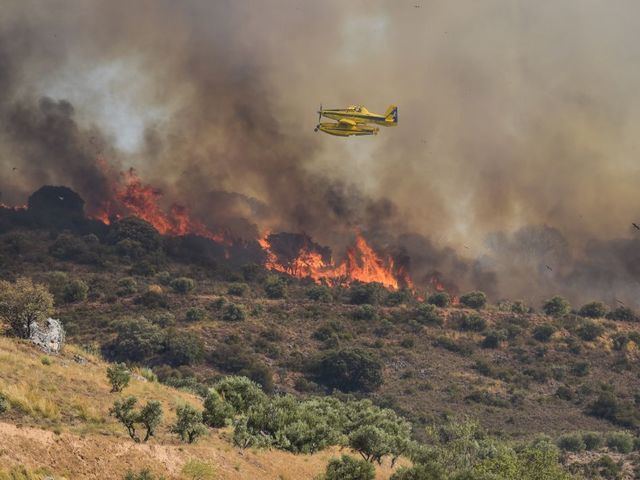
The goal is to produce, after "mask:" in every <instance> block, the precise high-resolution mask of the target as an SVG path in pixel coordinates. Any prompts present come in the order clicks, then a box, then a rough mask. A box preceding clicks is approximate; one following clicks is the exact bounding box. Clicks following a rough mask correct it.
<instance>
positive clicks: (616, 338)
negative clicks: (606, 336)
mask: <svg viewBox="0 0 640 480" xmlns="http://www.w3.org/2000/svg"><path fill="white" fill-rule="evenodd" d="M611 341H612V342H613V349H614V350H618V351H620V350H624V349H625V348H626V346H627V345H628V344H629V342H630V341H631V339H630V338H629V336H628V335H626V334H624V333H622V332H619V333H616V334H615V335H613V336H612V337H611Z"/></svg>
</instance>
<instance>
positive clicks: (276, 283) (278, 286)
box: [264, 275, 287, 299]
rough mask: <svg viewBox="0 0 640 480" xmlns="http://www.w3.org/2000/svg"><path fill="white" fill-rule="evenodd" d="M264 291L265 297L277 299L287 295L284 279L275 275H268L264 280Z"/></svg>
mask: <svg viewBox="0 0 640 480" xmlns="http://www.w3.org/2000/svg"><path fill="white" fill-rule="evenodd" d="M264 293H265V295H266V296H267V298H272V299H277V298H284V297H286V296H287V285H286V283H285V280H284V279H283V278H281V277H279V276H277V275H269V276H268V277H267V279H266V280H265V282H264Z"/></svg>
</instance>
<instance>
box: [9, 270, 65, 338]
mask: <svg viewBox="0 0 640 480" xmlns="http://www.w3.org/2000/svg"><path fill="white" fill-rule="evenodd" d="M52 313H53V295H51V293H49V290H47V287H45V286H44V285H40V284H37V283H33V282H32V281H31V279H29V278H24V277H21V278H18V279H17V280H16V282H15V283H11V282H7V281H0V318H2V319H3V320H5V321H6V322H7V323H9V326H10V327H11V330H12V332H13V334H14V335H16V336H18V337H20V338H29V337H30V336H31V325H32V324H33V323H36V324H37V323H39V322H41V321H43V320H45V319H46V318H47V317H48V316H50V315H51V314H52Z"/></svg>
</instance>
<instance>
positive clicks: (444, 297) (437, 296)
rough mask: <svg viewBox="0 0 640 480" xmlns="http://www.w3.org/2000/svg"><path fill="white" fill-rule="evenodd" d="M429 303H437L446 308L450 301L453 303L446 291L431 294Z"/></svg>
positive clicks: (437, 305)
mask: <svg viewBox="0 0 640 480" xmlns="http://www.w3.org/2000/svg"><path fill="white" fill-rule="evenodd" d="M427 303H429V304H431V305H435V306H436V307H440V308H445V307H448V306H449V303H451V298H450V297H449V294H448V293H446V292H437V293H434V294H433V295H429V298H427Z"/></svg>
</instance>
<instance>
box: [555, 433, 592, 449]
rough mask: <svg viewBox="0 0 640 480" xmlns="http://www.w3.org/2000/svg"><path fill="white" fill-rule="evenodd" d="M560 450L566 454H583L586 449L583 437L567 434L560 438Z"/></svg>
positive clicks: (558, 442)
mask: <svg viewBox="0 0 640 480" xmlns="http://www.w3.org/2000/svg"><path fill="white" fill-rule="evenodd" d="M557 444H558V447H559V448H560V450H564V451H565V452H582V451H583V450H584V449H585V448H586V445H585V442H584V439H583V437H582V436H581V435H580V434H578V433H567V434H565V435H562V436H561V437H560V438H558V441H557Z"/></svg>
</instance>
